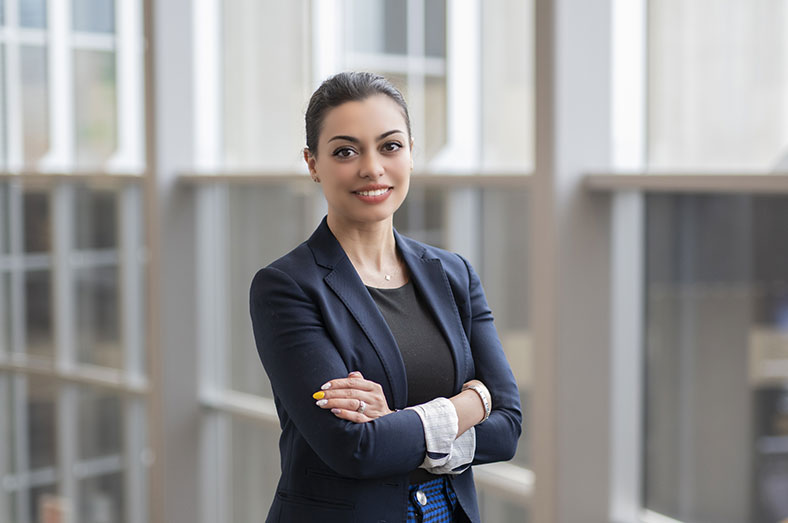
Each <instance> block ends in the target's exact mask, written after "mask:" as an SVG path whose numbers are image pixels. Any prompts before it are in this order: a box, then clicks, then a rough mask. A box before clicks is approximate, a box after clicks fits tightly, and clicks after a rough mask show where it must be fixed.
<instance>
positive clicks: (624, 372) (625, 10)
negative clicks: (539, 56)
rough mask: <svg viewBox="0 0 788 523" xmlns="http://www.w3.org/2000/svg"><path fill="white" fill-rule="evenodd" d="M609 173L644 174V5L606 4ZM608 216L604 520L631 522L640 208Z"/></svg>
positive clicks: (636, 480)
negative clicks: (609, 64) (608, 333)
mask: <svg viewBox="0 0 788 523" xmlns="http://www.w3.org/2000/svg"><path fill="white" fill-rule="evenodd" d="M612 9H613V13H612V20H613V30H612V35H613V44H612V53H613V63H612V80H613V84H612V92H613V97H612V101H611V118H612V136H613V144H612V147H613V150H612V156H613V162H612V163H613V166H614V167H615V168H616V169H621V170H625V169H626V170H636V171H642V170H643V169H645V167H646V150H647V147H646V127H647V119H646V113H647V110H646V109H647V98H646V94H647V93H646V79H647V19H646V13H647V0H613V3H612ZM612 203H613V206H612V211H611V212H612V214H611V231H612V232H611V234H612V251H611V266H610V282H611V304H610V305H611V318H610V330H611V342H612V344H611V349H612V361H611V369H610V372H611V375H610V377H611V379H610V409H611V414H610V424H611V425H610V432H611V448H612V449H614V451H613V452H611V453H610V520H611V521H614V522H629V521H636V520H637V519H638V518H639V516H640V511H641V507H642V505H643V500H642V484H643V467H642V464H643V395H644V388H645V378H644V375H643V365H644V361H643V360H644V351H645V345H644V340H643V329H644V314H645V311H644V303H645V302H644V299H645V292H644V286H645V274H644V271H645V262H644V258H645V252H644V249H645V242H644V236H645V202H644V196H643V194H642V193H640V192H637V191H622V192H617V193H616V194H614V195H613V202H612Z"/></svg>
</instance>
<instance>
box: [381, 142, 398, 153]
mask: <svg viewBox="0 0 788 523" xmlns="http://www.w3.org/2000/svg"><path fill="white" fill-rule="evenodd" d="M400 149H402V144H401V143H399V142H386V143H384V144H383V150H384V151H386V152H389V153H393V152H396V151H399V150H400Z"/></svg>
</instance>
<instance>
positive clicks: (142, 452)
mask: <svg viewBox="0 0 788 523" xmlns="http://www.w3.org/2000/svg"><path fill="white" fill-rule="evenodd" d="M124 408H125V417H126V420H125V421H126V422H125V424H124V442H125V455H126V459H125V467H124V469H123V472H124V482H123V484H124V506H125V507H126V518H125V519H126V521H127V522H128V523H145V522H146V521H148V489H147V484H148V474H147V463H146V461H147V460H146V458H145V456H146V455H147V446H146V435H147V433H148V430H147V425H148V424H147V417H146V415H145V410H146V409H145V400H144V399H142V398H137V397H128V398H126V400H125V407H124Z"/></svg>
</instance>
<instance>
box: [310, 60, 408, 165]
mask: <svg viewBox="0 0 788 523" xmlns="http://www.w3.org/2000/svg"><path fill="white" fill-rule="evenodd" d="M376 94H384V95H386V96H388V97H389V98H391V99H392V100H394V101H395V102H396V103H397V105H399V106H400V108H401V109H402V115H403V116H404V117H405V125H406V126H407V128H408V138H410V116H409V115H408V104H407V103H406V102H405V98H404V97H403V96H402V93H400V92H399V89H397V88H396V87H394V85H393V84H392V83H391V82H389V81H388V80H386V79H385V78H384V77H382V76H381V75H379V74H375V73H368V72H345V73H339V74H335V75H334V76H331V77H329V78H328V79H326V80H325V81H324V82H323V83H322V84H320V87H318V88H317V90H316V91H315V92H314V93H312V98H310V99H309V106H308V107H307V109H306V116H305V118H304V120H305V121H306V147H307V149H309V152H310V154H312V155H316V154H317V142H318V139H319V137H320V131H321V130H322V128H323V120H324V119H325V117H326V114H328V112H329V111H330V110H331V109H333V108H334V107H338V106H340V105H342V104H343V103H345V102H358V101H361V100H364V99H366V98H369V97H370V96H373V95H376Z"/></svg>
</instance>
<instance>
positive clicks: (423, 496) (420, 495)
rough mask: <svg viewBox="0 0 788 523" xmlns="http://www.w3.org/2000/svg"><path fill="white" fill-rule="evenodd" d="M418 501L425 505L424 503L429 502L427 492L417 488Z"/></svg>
mask: <svg viewBox="0 0 788 523" xmlns="http://www.w3.org/2000/svg"><path fill="white" fill-rule="evenodd" d="M416 501H418V502H419V505H421V506H422V507H423V506H424V505H426V504H427V494H425V493H424V491H423V490H417V491H416Z"/></svg>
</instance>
